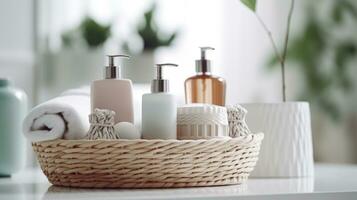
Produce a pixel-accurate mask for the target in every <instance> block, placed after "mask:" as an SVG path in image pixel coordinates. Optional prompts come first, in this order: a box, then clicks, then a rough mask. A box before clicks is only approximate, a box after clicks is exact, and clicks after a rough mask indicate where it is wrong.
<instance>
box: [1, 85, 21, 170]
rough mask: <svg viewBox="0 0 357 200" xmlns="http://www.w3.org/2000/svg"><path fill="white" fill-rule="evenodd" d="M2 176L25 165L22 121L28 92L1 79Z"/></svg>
mask: <svg viewBox="0 0 357 200" xmlns="http://www.w3.org/2000/svg"><path fill="white" fill-rule="evenodd" d="M0 111H1V112H0V177H2V176H10V175H11V174H13V173H15V172H17V171H19V170H20V169H21V168H23V167H24V165H25V161H26V160H25V159H26V153H25V148H26V143H25V137H24V136H23V135H22V121H23V119H24V118H25V115H26V112H27V97H26V94H25V93H24V92H23V91H22V90H19V89H17V88H14V87H12V86H11V84H10V82H9V81H8V80H6V79H0Z"/></svg>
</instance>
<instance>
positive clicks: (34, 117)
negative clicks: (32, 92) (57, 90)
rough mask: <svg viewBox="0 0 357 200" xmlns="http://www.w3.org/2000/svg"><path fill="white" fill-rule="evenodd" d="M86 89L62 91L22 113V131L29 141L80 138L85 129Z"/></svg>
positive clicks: (86, 123)
mask: <svg viewBox="0 0 357 200" xmlns="http://www.w3.org/2000/svg"><path fill="white" fill-rule="evenodd" d="M89 114H90V96H89V88H83V89H75V90H69V91H67V92H64V93H63V94H62V95H60V96H59V97H56V98H54V99H51V100H49V101H46V102H44V103H42V104H40V105H38V106H36V107H35V108H33V109H32V110H31V111H30V113H29V114H28V115H27V116H26V118H25V120H24V123H23V131H24V134H25V136H26V138H27V139H29V140H30V141H31V142H38V141H45V140H53V139H60V138H64V139H69V140H75V139H82V138H84V137H85V136H86V134H87V131H88V129H89V121H88V115H89Z"/></svg>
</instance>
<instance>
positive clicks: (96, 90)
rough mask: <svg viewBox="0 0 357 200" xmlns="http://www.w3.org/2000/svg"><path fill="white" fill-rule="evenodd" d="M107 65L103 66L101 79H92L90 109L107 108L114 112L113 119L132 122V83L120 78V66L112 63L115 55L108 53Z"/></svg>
mask: <svg viewBox="0 0 357 200" xmlns="http://www.w3.org/2000/svg"><path fill="white" fill-rule="evenodd" d="M108 57H109V65H108V66H107V67H105V74H104V79H103V80H96V81H93V83H92V85H91V110H92V112H93V111H94V109H96V108H99V109H108V110H112V111H114V112H115V117H114V121H115V123H119V122H130V123H134V101H133V84H132V83H131V80H129V79H121V78H120V72H119V70H120V68H119V67H117V66H115V65H114V58H115V57H125V58H128V56H126V55H108Z"/></svg>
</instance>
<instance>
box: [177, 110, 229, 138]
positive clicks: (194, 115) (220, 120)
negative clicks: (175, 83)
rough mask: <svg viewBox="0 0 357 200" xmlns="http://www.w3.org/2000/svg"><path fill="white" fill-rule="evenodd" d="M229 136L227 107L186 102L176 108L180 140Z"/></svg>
mask: <svg viewBox="0 0 357 200" xmlns="http://www.w3.org/2000/svg"><path fill="white" fill-rule="evenodd" d="M225 137H229V129H228V117H227V108H226V107H222V106H216V105H211V104H188V105H185V106H182V107H179V108H178V109H177V138H178V139H180V140H187V139H188V140H195V139H210V138H225Z"/></svg>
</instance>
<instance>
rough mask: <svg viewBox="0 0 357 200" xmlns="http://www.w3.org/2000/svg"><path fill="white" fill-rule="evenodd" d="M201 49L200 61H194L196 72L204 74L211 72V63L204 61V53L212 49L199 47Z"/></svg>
mask: <svg viewBox="0 0 357 200" xmlns="http://www.w3.org/2000/svg"><path fill="white" fill-rule="evenodd" d="M200 49H201V59H200V60H196V72H197V73H206V72H211V61H210V60H207V59H206V51H207V50H214V48H213V47H200Z"/></svg>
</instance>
